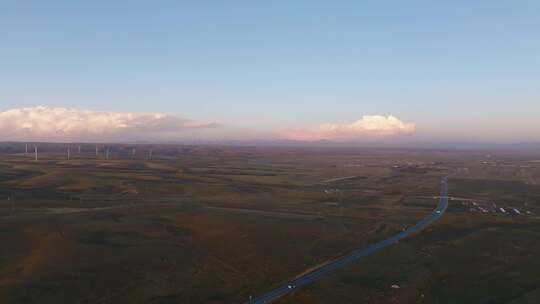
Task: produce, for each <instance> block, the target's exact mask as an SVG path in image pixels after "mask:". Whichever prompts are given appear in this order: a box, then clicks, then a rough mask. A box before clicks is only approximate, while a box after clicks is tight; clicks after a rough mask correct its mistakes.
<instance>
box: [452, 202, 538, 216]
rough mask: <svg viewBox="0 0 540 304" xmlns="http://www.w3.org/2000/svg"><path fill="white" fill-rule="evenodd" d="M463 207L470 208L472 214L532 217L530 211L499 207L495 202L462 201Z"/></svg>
mask: <svg viewBox="0 0 540 304" xmlns="http://www.w3.org/2000/svg"><path fill="white" fill-rule="evenodd" d="M461 205H462V206H464V207H466V208H468V210H469V212H471V213H481V214H497V213H498V214H503V215H514V216H519V215H531V214H532V212H531V211H529V210H523V209H520V208H519V207H510V206H497V204H496V203H494V202H476V201H462V202H461Z"/></svg>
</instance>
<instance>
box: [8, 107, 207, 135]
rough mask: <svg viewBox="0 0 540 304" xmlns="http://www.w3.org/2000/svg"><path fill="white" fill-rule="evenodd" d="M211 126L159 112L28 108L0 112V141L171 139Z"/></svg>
mask: <svg viewBox="0 0 540 304" xmlns="http://www.w3.org/2000/svg"><path fill="white" fill-rule="evenodd" d="M214 126H215V124H212V123H207V122H198V121H192V120H187V119H183V118H178V117H175V116H172V115H168V114H160V113H131V112H100V111H90V110H80V109H70V108H53V107H43V106H38V107H29V108H17V109H11V110H7V111H4V112H0V140H34V141H129V140H174V139H180V138H181V137H182V136H184V135H185V134H186V131H189V130H197V129H205V128H211V127H214Z"/></svg>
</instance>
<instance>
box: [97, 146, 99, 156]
mask: <svg viewBox="0 0 540 304" xmlns="http://www.w3.org/2000/svg"><path fill="white" fill-rule="evenodd" d="M98 156H99V148H98V146H97V145H96V158H98Z"/></svg>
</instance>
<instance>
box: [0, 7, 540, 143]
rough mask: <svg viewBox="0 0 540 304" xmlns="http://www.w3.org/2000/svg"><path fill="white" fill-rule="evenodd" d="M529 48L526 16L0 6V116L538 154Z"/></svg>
mask: <svg viewBox="0 0 540 304" xmlns="http://www.w3.org/2000/svg"><path fill="white" fill-rule="evenodd" d="M111 2H114V3H111ZM539 37H540V2H538V1H1V2H0V111H3V110H7V109H10V108H20V107H26V106H35V105H46V106H51V107H70V108H79V109H89V110H100V111H116V112H163V113H168V114H171V115H175V116H179V117H185V118H189V119H195V120H204V121H213V122H218V123H220V124H221V125H223V126H233V127H235V128H237V130H242V129H245V130H249V131H253V130H260V133H261V134H263V133H265V132H266V133H270V132H272V130H274V129H277V128H291V127H292V128H308V127H312V126H316V125H319V124H322V123H328V122H329V123H335V124H341V123H351V122H353V121H356V120H359V119H361V117H362V115H393V116H395V117H397V118H399V119H400V120H402V121H404V122H411V123H414V124H416V127H417V133H418V134H417V137H418V138H427V139H433V140H439V139H440V140H446V139H463V140H490V141H493V140H497V141H513V140H519V141H521V140H540V135H539V134H538V133H540V132H538V131H540V119H538V118H537V116H538V114H540V85H539V84H540V39H539ZM237 132H239V133H238V134H241V133H242V132H241V131H237ZM246 132H247V131H246ZM247 133H249V132H247Z"/></svg>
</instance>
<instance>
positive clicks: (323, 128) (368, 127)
mask: <svg viewBox="0 0 540 304" xmlns="http://www.w3.org/2000/svg"><path fill="white" fill-rule="evenodd" d="M415 132H416V126H415V124H413V123H404V122H402V121H401V120H399V119H397V118H396V117H394V116H381V115H366V116H362V119H359V120H357V121H355V122H352V123H350V124H339V123H325V124H322V125H320V126H317V127H313V128H304V129H282V130H278V131H277V132H276V134H277V136H278V137H280V138H284V139H291V140H305V141H314V140H337V141H344V140H351V141H354V140H371V139H378V138H386V137H394V136H399V135H405V134H412V133H415Z"/></svg>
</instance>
